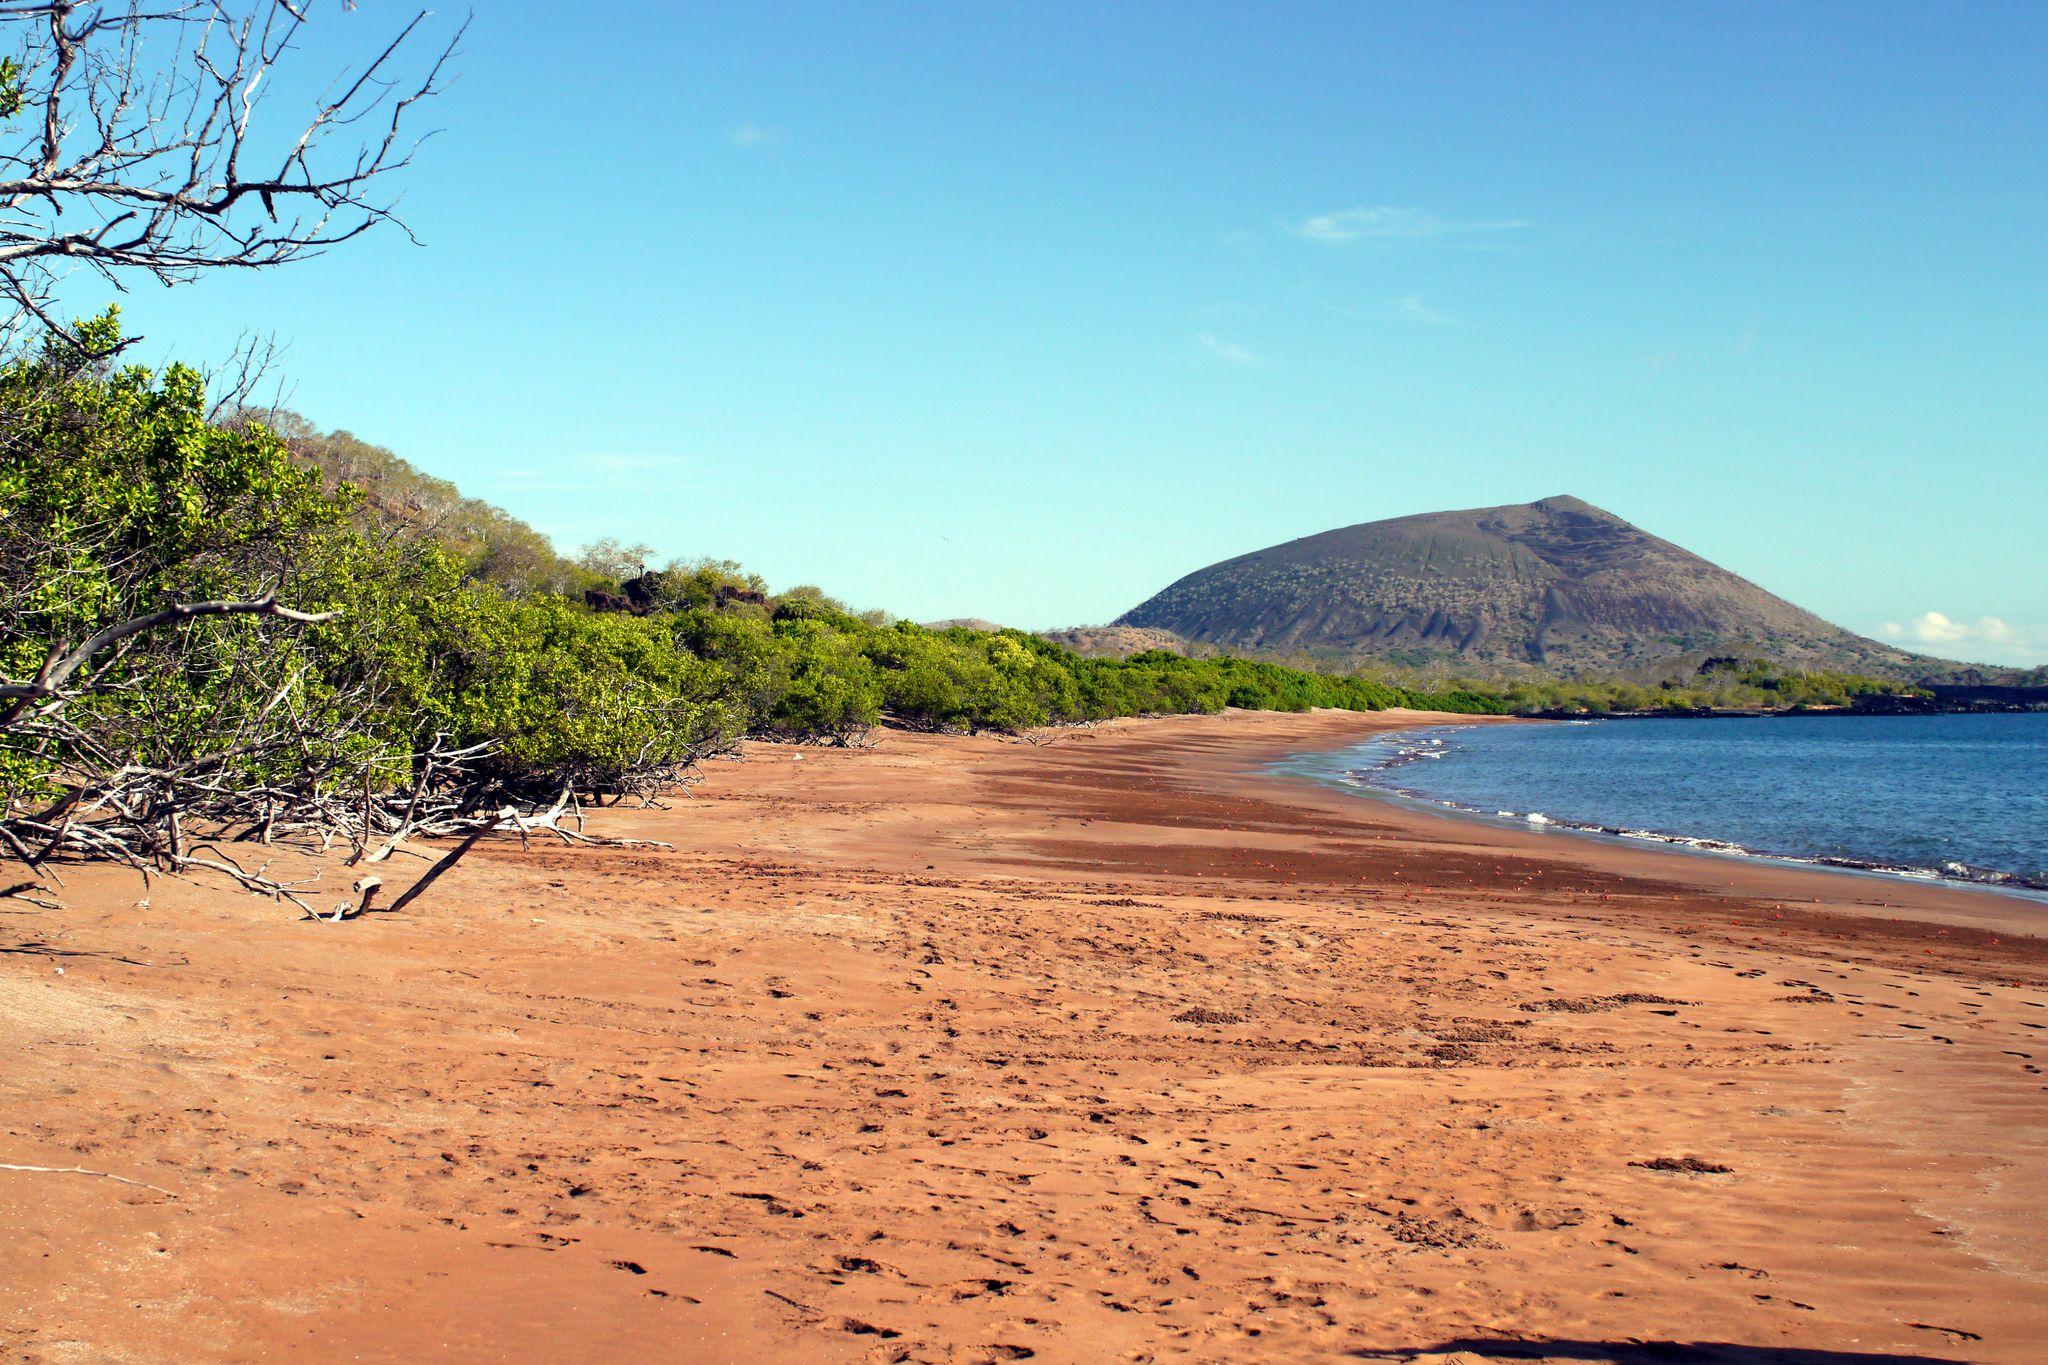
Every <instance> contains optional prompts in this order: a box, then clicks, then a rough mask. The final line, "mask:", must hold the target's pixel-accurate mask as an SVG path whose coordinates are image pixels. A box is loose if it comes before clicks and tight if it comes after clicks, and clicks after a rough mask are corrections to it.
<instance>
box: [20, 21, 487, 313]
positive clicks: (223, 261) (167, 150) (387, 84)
mask: <svg viewBox="0 0 2048 1365" xmlns="http://www.w3.org/2000/svg"><path fill="white" fill-rule="evenodd" d="M427 18H428V15H427V12H426V11H425V10H422V11H420V12H419V13H418V14H416V15H415V16H414V17H413V18H412V19H410V20H409V21H407V22H406V23H405V24H403V25H402V26H401V27H400V28H399V29H398V31H397V33H396V34H395V35H394V36H393V37H392V38H391V39H390V41H389V42H387V43H385V44H384V45H383V46H382V47H381V48H379V49H377V50H376V51H375V52H374V55H372V56H371V57H370V58H369V59H368V60H367V61H366V62H365V63H363V65H362V66H361V68H360V69H359V70H356V71H354V72H352V73H350V72H344V73H342V75H341V76H340V77H339V78H338V79H337V80H336V81H335V82H334V83H333V84H332V85H331V86H330V87H329V90H328V92H327V93H326V94H324V95H322V96H320V97H319V98H318V99H317V100H316V101H315V102H314V104H313V107H312V108H311V110H310V111H308V112H306V113H304V114H302V115H301V116H300V117H299V119H297V120H295V122H294V123H291V124H285V125H283V126H281V127H276V126H270V125H269V124H267V123H266V120H265V119H264V118H263V117H262V115H263V112H264V97H265V94H266V92H268V91H269V90H270V89H271V88H272V87H273V86H275V85H276V84H277V81H276V73H277V71H278V69H279V67H280V65H281V64H282V63H283V62H284V61H285V60H286V58H287V57H288V56H289V55H290V54H291V53H293V52H294V51H296V50H297V48H298V46H299V42H298V40H299V38H300V36H301V30H302V29H303V28H305V27H307V26H308V20H307V17H306V10H305V8H304V7H303V6H301V5H298V4H295V3H291V2H290V0H164V2H163V3H161V4H157V5H150V4H146V3H139V2H138V3H130V4H129V5H127V6H125V7H120V6H114V7H108V8H104V9H103V8H98V7H93V8H88V7H87V6H85V5H83V4H80V3H77V0H47V2H46V3H16V4H7V3H0V33H4V32H6V31H7V30H8V29H9V28H10V27H11V28H13V29H14V30H16V31H17V32H19V33H20V35H21V47H22V55H21V57H19V58H18V59H17V66H18V75H17V78H16V82H15V86H14V88H13V89H12V90H10V91H8V92H7V93H8V94H10V95H11V96H13V97H18V99H19V101H20V106H21V107H22V108H23V109H34V110H36V111H37V112H38V114H39V117H37V118H36V120H35V127H34V130H33V132H32V133H30V134H27V135H26V136H25V137H24V138H23V139H22V140H21V141H19V142H17V143H16V144H15V145H13V146H11V147H10V146H7V145H5V144H4V143H0V318H5V321H4V322H0V331H19V330H22V329H23V328H24V327H33V328H36V329H39V330H51V331H56V332H58V333H60V334H63V335H65V336H67V337H71V338H72V339H73V340H74V341H75V340H76V338H75V336H72V334H71V333H70V332H69V330H68V329H66V328H64V327H62V326H61V325H59V324H58V323H57V322H56V321H55V320H54V318H53V313H55V312H56V311H57V310H55V309H53V308H52V306H51V298H52V296H53V293H54V291H55V289H56V287H57V285H58V282H59V281H60V280H61V278H62V277H63V275H64V274H65V273H66V272H68V271H70V270H72V269H75V268H78V267H81V266H82V267H85V268H88V269H91V270H93V271H95V272H97V273H99V274H100V275H102V276H103V277H104V278H106V279H107V280H108V281H110V282H111V283H113V284H114V285H115V286H116V287H121V285H122V281H123V279H124V278H125V277H130V276H140V277H142V278H148V279H155V280H157V281H159V282H161V283H165V284H177V283H181V282H183V281H186V280H190V279H192V278H194V277H195V276H197V275H199V274H201V273H204V272H206V271H209V270H214V269H223V268H225V269H264V268H268V267H270V266H275V265H282V264H285V263H286V262H289V261H294V260H299V259H302V258H304V257H307V256H310V255H314V254H317V253H319V252H321V251H323V250H325V249H326V248H328V247H330V246H333V245H336V244H338V243H341V242H345V241H348V240H350V239H352V238H354V237H356V236H359V235H361V234H362V233H364V232H366V231H368V230H370V229H371V228H374V227H378V226H380V225H384V224H390V225H393V226H395V227H397V228H399V230H401V231H407V229H406V228H405V225H404V224H403V223H402V222H400V221H399V219H398V218H397V216H396V202H397V201H396V197H395V195H393V194H391V193H389V192H388V191H387V189H386V186H387V185H388V184H389V183H390V181H391V180H392V178H393V177H394V176H395V174H396V173H397V172H399V171H402V170H403V169H404V168H405V167H406V166H407V165H409V164H410V163H411V161H412V158H413V155H414V153H415V152H416V151H417V149H418V147H419V145H420V143H421V142H422V141H424V138H425V136H429V135H430V134H427V135H422V136H421V137H418V138H414V137H411V136H410V135H409V134H408V133H407V131H406V129H407V126H408V121H409V119H410V117H411V115H412V114H413V113H414V111H415V109H416V107H417V106H418V105H419V104H420V102H421V101H423V100H426V99H428V98H430V97H431V96H433V95H435V94H437V93H439V91H440V90H441V89H442V88H443V86H444V84H445V79H446V72H447V69H448V63H449V61H450V59H451V58H452V57H453V56H454V54H455V51H456V45H457V44H458V43H459V42H460V41H461V39H462V35H463V32H464V31H465V30H466V29H467V27H468V21H467V20H465V21H464V22H463V23H462V24H461V25H460V26H458V27H457V29H456V31H455V33H454V34H453V35H452V36H451V37H450V38H449V40H448V41H447V42H446V43H445V44H443V45H442V46H441V47H439V48H438V49H433V50H429V51H426V52H424V53H422V54H421V60H419V61H418V62H414V61H412V54H413V53H414V52H415V51H416V50H417V49H418V48H419V45H420V40H421V36H422V33H423V29H424V27H425V25H426V22H427ZM408 66H409V67H410V68H411V70H412V73H413V74H411V75H410V76H408V75H406V74H405V68H407V67H408ZM294 127H295V128H296V131H295V132H293V131H288V130H289V129H292V128H294ZM358 130H360V132H358ZM256 165H262V166H266V167H267V168H268V169H263V170H254V169H251V167H252V166H256ZM408 235H410V233H409V231H408ZM10 306H11V308H12V314H11V316H8V315H7V314H6V313H5V311H4V310H5V309H7V308H8V307H10Z"/></svg>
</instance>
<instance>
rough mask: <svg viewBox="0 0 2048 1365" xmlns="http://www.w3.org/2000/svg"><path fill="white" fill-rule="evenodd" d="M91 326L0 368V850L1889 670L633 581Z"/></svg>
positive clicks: (1864, 682) (1824, 693) (1860, 687)
mask: <svg viewBox="0 0 2048 1365" xmlns="http://www.w3.org/2000/svg"><path fill="white" fill-rule="evenodd" d="M81 331H82V338H81V339H82V341H83V343H84V348H83V349H80V348H78V347H74V346H71V345H69V344H67V343H64V342H52V343H51V344H50V345H49V346H48V347H47V348H46V349H45V350H44V351H43V352H41V353H40V354H38V355H35V356H33V357H28V358H23V359H18V360H16V361H14V362H13V363H11V364H8V365H6V366H5V367H4V368H0V452H4V461H0V836H4V837H0V842H5V843H7V844H9V845H10V847H11V850H12V851H13V852H15V853H16V854H17V856H20V855H21V854H22V853H23V852H24V851H25V850H30V849H32V848H34V847H37V846H40V847H42V848H43V849H44V851H45V852H46V853H47V852H48V851H49V850H51V849H57V848H63V849H68V850H70V851H74V852H89V851H91V850H92V848H93V847H95V845H94V844H93V841H94V840H109V839H114V838H115V837H116V835H115V833H114V832H118V845H119V847H120V848H121V849H122V850H123V852H124V854H125V855H126V856H130V857H131V860H132V859H134V858H143V859H149V860H157V861H159V862H163V861H169V862H171V863H172V864H173V865H180V860H188V859H189V858H191V857H192V856H194V855H192V854H191V853H190V852H189V830H190V828H191V827H192V824H193V822H195V821H196V822H199V823H201V824H206V823H212V824H215V825H218V824H220V823H221V822H228V823H233V822H237V821H239V822H241V824H242V825H243V826H244V827H245V829H260V831H261V833H262V836H263V837H264V838H266V839H267V838H268V837H270V835H271V834H272V833H273V832H274V831H275V830H277V829H281V828H285V827H286V826H288V825H291V824H292V823H293V822H294V821H296V822H297V827H299V828H302V829H305V830H310V831H314V832H319V831H326V832H327V833H328V834H330V835H331V833H332V831H334V830H336V829H345V830H347V831H349V835H348V837H350V838H352V839H354V840H356V841H357V842H358V843H362V844H366V843H367V841H369V840H370V839H372V838H373V837H379V838H381V837H384V836H385V835H388V834H390V833H391V832H392V831H393V830H401V831H402V830H404V829H406V828H418V827H420V826H419V824H418V821H419V820H420V818H421V816H420V812H421V811H422V810H423V809H432V810H435V811H438V812H440V813H442V814H443V815H444V816H446V817H447V819H445V820H444V821H443V824H442V827H443V828H453V827H455V826H454V825H453V824H451V823H449V822H450V821H454V820H458V819H461V818H468V817H469V814H470V813H474V812H477V811H488V810H491V809H494V808H495V806H496V804H497V803H506V802H509V803H515V804H517V803H527V804H534V803H547V802H553V803H555V804H556V805H557V806H559V804H560V803H561V802H562V801H563V800H565V799H568V798H570V797H571V796H573V794H575V793H579V792H580V793H621V792H646V791H652V790H656V789H658V788H659V787H661V786H662V785H664V784H666V783H669V782H672V781H674V780H676V779H677V778H678V777H679V776H680V775H681V774H682V773H683V772H684V770H686V769H687V768H688V767H689V766H690V765H691V764H692V763H694V762H696V761H697V760H698V759H700V758H701V757H703V756H704V755H706V754H708V753H712V752H716V751H719V750H722V749H726V748H729V747H730V746H731V745H732V744H733V743H734V742H735V741H737V740H738V739H740V738H742V737H744V736H748V735H755V736H763V737H770V738H777V739H783V740H791V741H817V742H848V741H851V740H855V739H857V738H859V737H860V736H862V735H864V734H865V733H867V732H868V731H869V729H870V728H871V727H873V726H875V725H877V724H879V723H883V722H889V723H893V724H897V725H901V726H907V727H912V728H917V729H925V730H959V731H982V730H994V731H1005V732H1016V731H1023V730H1027V729H1031V728H1033V727H1038V726H1044V725H1053V724H1064V723H1075V722H1085V721H1094V720H1102V719H1107V718H1110V717H1116V716H1135V715H1148V714H1179V713H1207V712H1215V711H1220V710H1222V709H1223V708H1225V707H1244V708H1250V709H1258V710H1273V711H1302V710H1307V709H1309V708H1312V707H1337V708H1345V709H1351V710H1359V711H1371V710H1380V709H1383V708H1387V707H1394V706H1409V707H1417V708H1423V709H1430V710H1438V711H1453V712H1462V713H1505V712H1511V711H1513V712H1556V711H1571V710H1592V711H1632V710H1651V709H1657V708H1667V709H1697V708H1702V707H1731V706H1733V707H1742V708H1752V707H1754V708H1758V709H1765V708H1768V709H1777V708H1782V707H1787V706H1802V705H1806V706H1812V705H1842V704H1845V703H1846V701H1847V700H1848V699H1849V698H1851V697H1853V696H1854V695H1856V694H1857V693H1858V692H1861V691H1868V690H1878V689H1883V688H1886V687H1888V686H1890V685H1889V684H1883V683H1878V682H1874V681H1872V680H1869V679H1860V678H1850V677H1845V676H1840V675H1824V674H1823V675H1814V674H1789V673H1783V672H1775V671H1772V670H1769V669H1767V668H1764V667H1762V666H1760V665H1748V664H1735V665H1733V666H1731V667H1726V668H1720V669H1717V670H1714V671H1712V672H1711V673H1710V674H1703V675H1702V677H1701V678H1699V679H1696V680H1694V681H1693V682H1692V683H1690V684H1687V685H1684V686H1679V687H1667V688H1662V689H1647V688H1636V687H1632V686H1631V685H1628V684H1623V683H1553V684H1541V685H1530V684H1514V685H1511V686H1504V687H1502V686H1494V687H1481V686H1464V685H1456V684H1433V685H1418V684H1415V683H1404V682H1402V681H1399V680H1395V679H1390V678H1388V677H1386V676H1373V675H1368V674H1363V673H1356V674H1350V675H1344V676H1339V675H1334V674H1328V673H1318V672H1313V671H1308V670H1304V669H1298V668H1291V667H1286V666H1283V665H1281V664H1277V663H1272V662H1266V661H1261V660H1254V659H1245V658H1234V657H1211V658H1202V659H1190V658H1186V657H1183V656H1182V655H1180V654H1177V653H1172V652H1168V651H1163V650H1154V651H1150V652H1146V653H1141V654H1137V655H1134V656H1132V657H1129V658H1125V659H1112V658H1083V657H1080V656H1078V655H1076V654H1074V653H1073V652H1071V651H1070V650H1067V649H1065V648H1062V647H1060V646H1058V645H1056V644H1053V643H1051V642H1049V641H1047V640H1044V639H1041V638H1039V637H1037V636H1034V635H1029V634H1025V633H1023V632H1018V631H1009V630H979V629H969V628H951V629H926V628H924V627H920V626H917V625H914V624H911V623H908V622H901V621H895V620H892V619H891V618H889V617H888V616H886V615H885V614H882V613H879V612H868V613H859V614H857V613H855V612H853V611H851V610H849V609H848V608H847V607H846V606H845V605H844V604H842V603H839V602H837V601H834V600H833V599H831V598H830V597H828V596H826V595H825V594H824V593H823V592H821V591H820V590H818V589H816V588H811V587H805V588H796V589H791V590H788V591H785V592H782V593H779V594H771V593H769V592H768V591H767V588H766V585H765V584H763V583H762V582H761V581H760V580H759V579H758V578H757V577H755V576H753V575H750V574H747V573H746V572H744V571H743V570H741V569H740V568H739V567H738V566H736V565H733V564H730V563H725V562H721V561H712V560H704V561H698V562H695V563H686V564H672V565H670V566H669V567H667V568H665V569H660V570H655V571H652V572H648V571H645V568H644V559H645V557H646V554H647V552H646V551H645V550H644V549H643V548H641V547H622V546H619V545H617V544H615V543H612V542H602V543H600V544H599V545H598V546H596V547H593V549H592V550H591V551H590V552H589V553H586V555H585V556H584V557H583V559H582V560H581V561H580V562H572V561H568V560H564V559H562V558H561V557H560V556H558V555H557V554H556V553H555V552H554V550H553V548H552V546H550V545H549V544H548V543H547V542H546V540H545V538H543V537H540V536H539V535H538V533H536V532H534V531H532V530H531V528H528V527H526V526H524V524H523V523H520V522H517V521H515V520H514V519H512V518H510V517H508V516H507V515H506V514H504V513H503V512H500V511H498V510H497V509H495V508H492V507H489V506H488V505H487V504H483V503H478V502H475V501H474V500H471V499H466V498H463V497H462V496H461V495H460V494H459V493H458V492H457V491H456V490H455V489H454V488H453V487H452V486H451V485H448V484H445V483H443V482H441V481H439V480H433V479H430V478H428V477H427V476H425V475H422V474H420V473H419V472H418V471H417V470H414V469H412V467H411V466H410V465H407V464H406V463H405V462H404V461H402V460H399V459H398V457H396V456H394V455H391V454H390V452H388V451H381V450H379V449H378V448H376V447H372V446H368V445H366V444H364V443H362V442H359V441H356V440H355V439H354V438H352V437H348V436H346V435H345V434H329V435H322V434H321V433H318V432H316V431H314V430H312V429H311V428H310V427H307V426H305V425H304V424H302V423H292V422H289V421H283V422H277V423H276V424H275V426H273V425H272V424H270V423H266V422H263V421H256V420H231V421H226V422H214V421H210V420H209V419H208V417H207V415H206V400H205V394H204V385H203V383H202V381H201V379H200V376H199V375H197V374H196V373H195V372H193V371H191V370H188V369H184V368H181V367H175V366H174V367H171V368H169V369H166V370H164V371H162V372H161V373H157V372H152V371H151V370H148V369H145V368H141V367H134V366H129V367H120V368H114V367H111V366H110V365H108V364H106V363H104V362H99V361H94V360H92V359H90V358H88V357H89V356H90V355H91V354H94V353H101V354H103V353H105V352H106V351H108V350H110V349H111V346H110V343H111V342H112V340H113V339H114V322H113V320H112V318H111V317H109V318H105V319H102V320H100V321H99V322H96V323H93V324H90V325H88V326H86V327H84V328H82V329H81ZM278 428H281V430H280V429H278ZM171 608H177V609H179V613H180V614H179V615H177V617H176V618H175V619H173V620H170V621H168V622H159V623H158V625H159V627H160V628H156V629H131V627H132V626H133V623H135V622H138V621H144V620H148V619H150V618H151V614H152V613H159V612H163V611H165V610H166V609H171ZM202 608H203V609H202ZM294 614H296V615H297V616H300V617H304V618H307V619H303V620H300V619H293V620H289V621H285V620H280V619H278V618H279V617H280V616H293V615H294ZM123 623H129V624H128V625H124V624H123ZM1731 662H1732V661H1731ZM380 803H382V804H380ZM280 822H282V823H280Z"/></svg>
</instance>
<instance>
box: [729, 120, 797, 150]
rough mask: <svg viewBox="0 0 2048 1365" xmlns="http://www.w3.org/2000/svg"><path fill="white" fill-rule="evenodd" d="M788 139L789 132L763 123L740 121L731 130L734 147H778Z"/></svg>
mask: <svg viewBox="0 0 2048 1365" xmlns="http://www.w3.org/2000/svg"><path fill="white" fill-rule="evenodd" d="M787 141H789V133H788V132H787V131H786V130H784V129H781V128H777V127H774V126H772V125H770V124H765V123H742V124H741V125H740V126H739V127H737V128H735V129H733V130H732V145H733V146H735V147H744V148H754V147H780V146H781V145H782V144H783V143H785V142H787Z"/></svg>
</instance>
